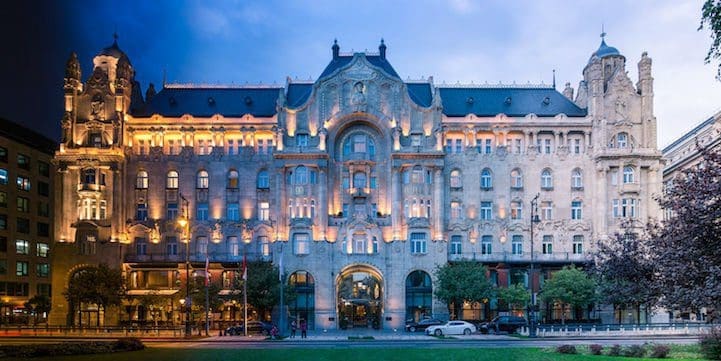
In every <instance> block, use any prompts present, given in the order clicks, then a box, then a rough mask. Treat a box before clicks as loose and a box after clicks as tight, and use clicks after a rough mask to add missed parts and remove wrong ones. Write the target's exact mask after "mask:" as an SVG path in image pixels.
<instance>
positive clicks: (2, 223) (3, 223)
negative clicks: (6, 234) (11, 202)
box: [0, 214, 8, 230]
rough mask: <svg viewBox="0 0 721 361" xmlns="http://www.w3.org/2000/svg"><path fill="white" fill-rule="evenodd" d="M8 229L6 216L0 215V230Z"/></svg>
mask: <svg viewBox="0 0 721 361" xmlns="http://www.w3.org/2000/svg"><path fill="white" fill-rule="evenodd" d="M3 229H8V216H7V215H5V214H0V230H3Z"/></svg>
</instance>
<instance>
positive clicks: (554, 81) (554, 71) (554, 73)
mask: <svg viewBox="0 0 721 361" xmlns="http://www.w3.org/2000/svg"><path fill="white" fill-rule="evenodd" d="M553 89H556V69H553Z"/></svg>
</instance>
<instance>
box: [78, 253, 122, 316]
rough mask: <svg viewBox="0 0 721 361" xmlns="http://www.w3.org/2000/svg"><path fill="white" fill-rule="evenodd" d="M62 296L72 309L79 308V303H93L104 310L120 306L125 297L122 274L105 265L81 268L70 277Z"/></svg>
mask: <svg viewBox="0 0 721 361" xmlns="http://www.w3.org/2000/svg"><path fill="white" fill-rule="evenodd" d="M64 294H65V298H66V299H67V300H68V301H69V302H70V303H71V305H74V307H79V306H80V303H93V304H96V305H98V307H99V308H101V309H103V310H105V309H107V307H109V306H117V305H120V304H121V303H122V301H123V298H124V297H125V283H124V282H123V275H122V272H121V271H120V269H114V268H110V267H108V266H107V265H105V264H100V265H98V266H89V267H85V268H82V269H80V270H78V271H77V272H75V273H74V274H73V275H72V276H71V277H70V282H69V284H68V288H67V289H66V290H65V292H64ZM99 322H100V320H99V319H98V323H99Z"/></svg>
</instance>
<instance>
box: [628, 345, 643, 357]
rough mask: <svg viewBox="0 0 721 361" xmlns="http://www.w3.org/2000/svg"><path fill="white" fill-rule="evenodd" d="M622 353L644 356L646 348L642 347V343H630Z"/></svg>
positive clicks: (631, 355) (629, 355) (630, 355)
mask: <svg viewBox="0 0 721 361" xmlns="http://www.w3.org/2000/svg"><path fill="white" fill-rule="evenodd" d="M623 355H624V356H626V357H638V358H642V357H644V356H646V348H645V347H643V345H631V346H628V347H626V348H625V349H624V350H623Z"/></svg>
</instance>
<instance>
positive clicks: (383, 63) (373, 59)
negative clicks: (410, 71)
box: [318, 54, 400, 79]
mask: <svg viewBox="0 0 721 361" xmlns="http://www.w3.org/2000/svg"><path fill="white" fill-rule="evenodd" d="M364 55H365V58H366V60H368V62H369V63H371V64H372V65H373V66H377V67H379V68H381V69H383V71H385V72H386V73H387V74H388V75H390V76H394V77H396V78H400V77H399V76H398V73H396V71H395V69H393V66H392V65H391V63H389V62H388V60H387V59H386V58H384V57H381V56H380V55H368V54H364ZM351 60H353V55H339V56H338V57H337V58H334V59H333V60H331V61H330V63H328V66H326V67H325V70H323V73H321V74H320V76H319V77H318V79H322V78H323V77H325V76H327V75H329V74H332V73H333V72H334V71H336V70H338V69H340V68H342V67H344V66H346V65H348V64H349V63H350V62H351Z"/></svg>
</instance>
